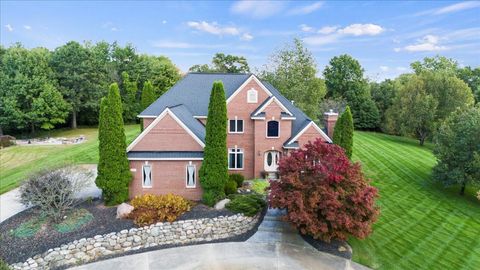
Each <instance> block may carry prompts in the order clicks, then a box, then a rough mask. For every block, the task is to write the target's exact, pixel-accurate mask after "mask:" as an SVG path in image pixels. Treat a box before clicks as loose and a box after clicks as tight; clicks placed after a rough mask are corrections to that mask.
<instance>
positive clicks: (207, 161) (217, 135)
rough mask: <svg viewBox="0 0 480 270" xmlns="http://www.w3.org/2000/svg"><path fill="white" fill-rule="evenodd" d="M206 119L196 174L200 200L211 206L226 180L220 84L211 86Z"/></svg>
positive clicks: (224, 120)
mask: <svg viewBox="0 0 480 270" xmlns="http://www.w3.org/2000/svg"><path fill="white" fill-rule="evenodd" d="M207 118H208V121H207V124H206V127H205V129H206V136H205V148H204V149H203V153H204V157H203V163H202V167H201V168H200V172H199V174H200V182H201V185H202V188H203V200H204V202H205V203H206V204H207V205H214V204H215V203H216V202H217V201H218V200H219V199H222V198H223V197H225V192H224V186H225V183H226V182H227V180H228V158H227V103H226V99H225V90H224V88H223V83H222V82H221V81H216V82H214V83H213V88H212V93H211V94H210V103H209V104H208V116H207Z"/></svg>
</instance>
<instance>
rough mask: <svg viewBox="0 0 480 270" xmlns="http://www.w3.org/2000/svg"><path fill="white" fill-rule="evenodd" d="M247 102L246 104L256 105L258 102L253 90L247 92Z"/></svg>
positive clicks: (256, 94)
mask: <svg viewBox="0 0 480 270" xmlns="http://www.w3.org/2000/svg"><path fill="white" fill-rule="evenodd" d="M247 102H248V103H257V102H258V92H257V90H255V89H253V88H252V89H250V90H248V91H247Z"/></svg>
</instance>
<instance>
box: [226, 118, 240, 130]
mask: <svg viewBox="0 0 480 270" xmlns="http://www.w3.org/2000/svg"><path fill="white" fill-rule="evenodd" d="M228 132H229V133H243V120H242V119H238V118H237V117H236V116H235V119H230V120H229V121H228Z"/></svg>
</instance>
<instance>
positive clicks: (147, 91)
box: [140, 81, 155, 130]
mask: <svg viewBox="0 0 480 270" xmlns="http://www.w3.org/2000/svg"><path fill="white" fill-rule="evenodd" d="M153 102H155V93H154V92H153V85H152V83H151V82H150V81H146V82H145V84H144V85H143V90H142V96H141V100H140V106H141V107H142V108H141V110H142V111H143V110H145V109H146V108H147V107H148V106H150V104H152V103H153ZM140 128H141V130H143V119H142V121H140Z"/></svg>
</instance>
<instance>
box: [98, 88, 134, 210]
mask: <svg viewBox="0 0 480 270" xmlns="http://www.w3.org/2000/svg"><path fill="white" fill-rule="evenodd" d="M98 140H99V146H98V149H99V151H98V152H99V160H98V176H97V179H96V180H95V183H96V184H97V186H98V187H99V188H101V189H102V195H103V199H104V200H105V204H107V205H116V204H120V203H122V202H124V201H126V200H127V199H128V186H129V184H130V181H131V180H132V174H131V173H130V167H129V165H128V159H127V152H126V148H127V144H126V138H125V130H124V128H123V118H122V101H121V99H120V93H119V90H118V85H117V84H116V83H113V84H112V85H110V89H109V92H108V96H107V97H106V98H103V99H102V102H101V105H100V119H99V126H98Z"/></svg>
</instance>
